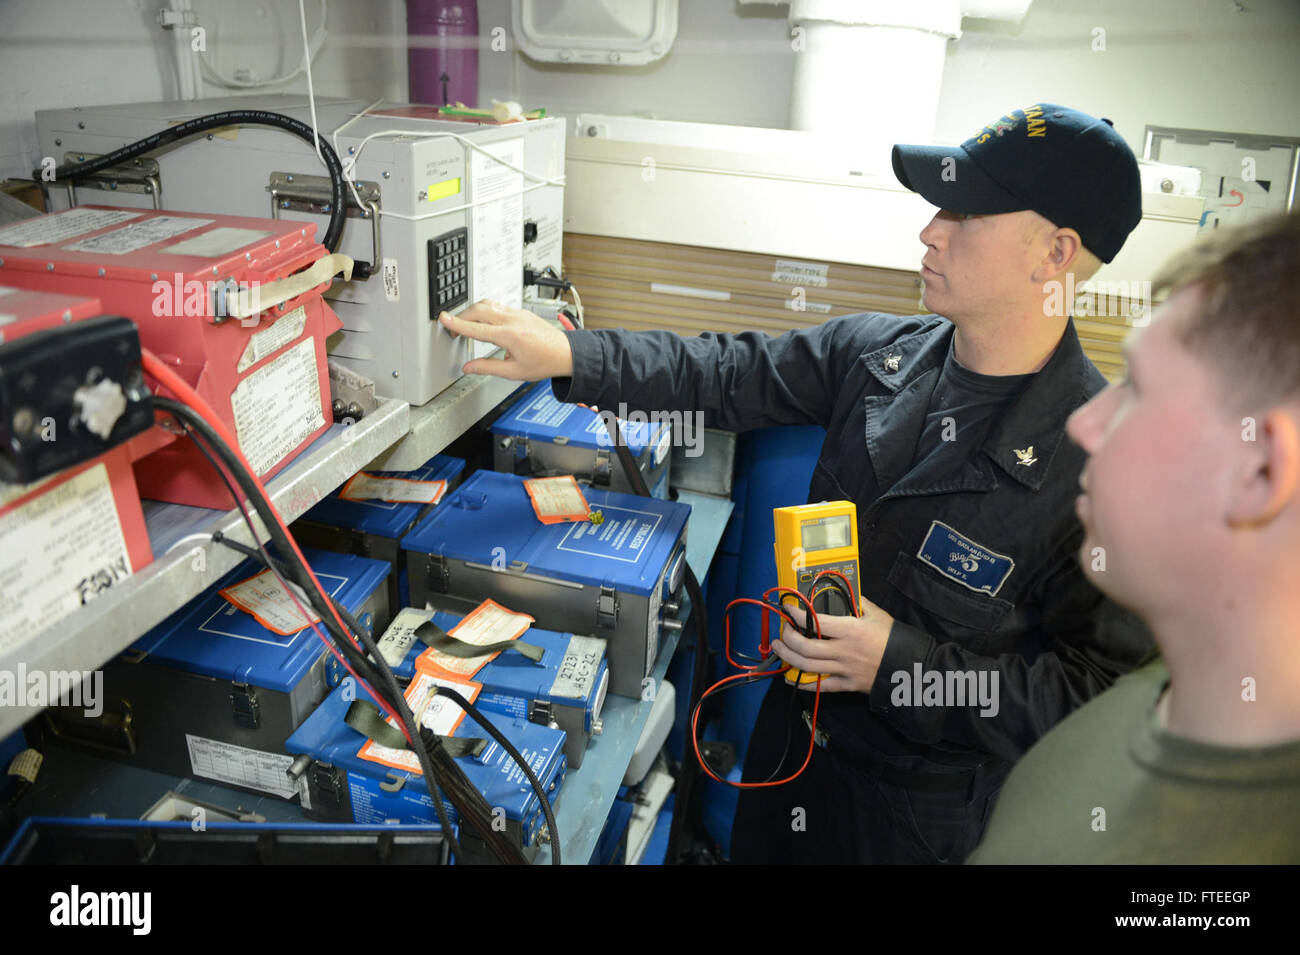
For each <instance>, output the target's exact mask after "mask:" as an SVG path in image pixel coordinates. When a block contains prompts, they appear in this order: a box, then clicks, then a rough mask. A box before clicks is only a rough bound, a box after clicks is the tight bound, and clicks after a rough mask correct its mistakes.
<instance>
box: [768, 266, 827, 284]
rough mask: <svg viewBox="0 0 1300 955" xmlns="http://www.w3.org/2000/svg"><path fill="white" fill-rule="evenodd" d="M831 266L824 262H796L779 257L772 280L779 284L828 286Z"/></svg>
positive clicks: (773, 270)
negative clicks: (827, 280) (827, 281)
mask: <svg viewBox="0 0 1300 955" xmlns="http://www.w3.org/2000/svg"><path fill="white" fill-rule="evenodd" d="M830 271H831V267H830V266H829V265H827V264H826V263H824V262H796V261H794V260H792V259H777V260H776V264H775V266H774V267H773V269H772V281H773V282H775V283H776V284H778V285H815V286H817V287H818V288H825V287H826V279H827V276H829V275H830Z"/></svg>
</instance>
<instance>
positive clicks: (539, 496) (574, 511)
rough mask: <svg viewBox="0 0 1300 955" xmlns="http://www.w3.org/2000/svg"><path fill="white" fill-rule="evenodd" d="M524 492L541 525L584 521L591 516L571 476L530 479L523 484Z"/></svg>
mask: <svg viewBox="0 0 1300 955" xmlns="http://www.w3.org/2000/svg"><path fill="white" fill-rule="evenodd" d="M524 490H525V491H527V492H528V497H529V498H530V499H531V500H532V502H533V511H534V513H536V514H537V519H538V520H539V521H541V522H542V523H543V524H564V523H569V522H572V521H585V520H587V519H588V518H590V516H591V507H590V505H588V504H587V499H586V498H585V497H584V496H583V494H582V488H581V487H579V486H578V482H577V480H575V479H574V477H573V475H565V476H563V477H549V478H532V479H530V480H527V481H525V482H524Z"/></svg>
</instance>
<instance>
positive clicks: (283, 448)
mask: <svg viewBox="0 0 1300 955" xmlns="http://www.w3.org/2000/svg"><path fill="white" fill-rule="evenodd" d="M230 406H231V410H232V411H234V414H235V432H236V435H237V437H238V438H239V447H240V450H242V451H243V452H244V457H246V458H248V463H249V464H251V465H252V466H253V470H254V471H256V472H257V473H258V474H265V473H266V472H267V471H269V470H271V468H273V467H274V466H275V465H276V464H277V463H278V462H280V461H282V460H283V459H284V458H285V457H287V456H288V455H290V454H292V453H293V452H294V451H295V450H297V449H298V446H299V445H301V444H302V443H303V442H304V441H306V440H307V439H308V438H309V437H311V435H312V434H313V433H314V432H316V431H317V430H319V429H320V428H321V427H323V426H324V424H325V415H324V413H323V412H322V411H321V402H320V375H319V370H318V367H317V364H316V340H315V339H314V338H307V339H304V340H303V341H301V342H299V343H298V344H297V345H294V346H293V347H292V348H290V349H289V350H288V351H286V352H285V353H284V354H282V355H280V357H279V358H275V359H273V360H272V361H271V362H270V363H269V364H267V365H265V366H263V367H262V368H259V369H258V370H257V371H255V372H253V373H252V374H251V375H249V376H248V377H247V378H245V379H244V380H243V381H241V382H240V383H239V384H238V385H237V386H236V387H235V390H234V392H233V393H232V394H231V396H230Z"/></svg>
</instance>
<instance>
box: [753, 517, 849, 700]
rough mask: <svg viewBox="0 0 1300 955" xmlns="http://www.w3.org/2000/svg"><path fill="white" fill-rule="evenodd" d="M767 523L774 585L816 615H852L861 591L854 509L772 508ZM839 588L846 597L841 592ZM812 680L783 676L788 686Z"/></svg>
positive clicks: (808, 676) (798, 675)
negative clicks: (799, 597)
mask: <svg viewBox="0 0 1300 955" xmlns="http://www.w3.org/2000/svg"><path fill="white" fill-rule="evenodd" d="M772 521H773V524H774V525H775V530H776V542H775V547H776V579H777V583H778V584H779V585H780V586H782V587H789V588H791V589H792V590H798V591H799V592H800V593H802V594H803V595H804V596H806V597H808V598H809V600H810V601H811V602H812V605H813V609H815V610H816V611H817V613H818V614H819V615H820V614H834V615H839V616H848V615H851V614H854V613H855V612H856V606H855V605H856V603H857V599H858V594H859V593H861V590H860V588H859V579H858V509H857V507H856V505H854V503H853V502H852V501H823V502H821V503H820V504H800V505H798V506H795V507H778V508H776V509H775V510H774V511H772ZM841 578H843V579H842V580H841ZM833 581H835V582H838V583H835V582H833ZM844 584H847V589H848V590H850V591H851V597H850V596H849V595H846V594H845V593H844V586H843V585H844ZM783 602H788V603H789V604H791V605H793V604H794V603H795V598H793V597H786V598H785V599H784V600H783ZM816 679H817V674H815V673H801V672H800V671H798V670H790V671H788V672H787V673H786V680H787V682H790V683H793V682H795V681H796V680H798V681H799V682H801V683H812V682H815V681H816Z"/></svg>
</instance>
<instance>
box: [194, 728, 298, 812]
mask: <svg viewBox="0 0 1300 955" xmlns="http://www.w3.org/2000/svg"><path fill="white" fill-rule="evenodd" d="M185 742H186V744H187V745H188V746H189V748H190V770H191V771H192V772H193V773H194V775H195V776H202V777H203V778H204V779H215V780H217V782H221V783H232V784H234V785H236V786H243V787H245V788H246V789H256V790H258V791H260V792H264V793H270V794H271V795H273V796H279V797H280V798H281V799H292V798H293V797H294V796H295V795H297V793H298V787H297V785H296V784H295V783H294V782H293V780H291V779H290V778H289V767H290V766H292V765H293V757H292V756H282V755H280V754H279V753H267V752H263V751H262V750H260V749H249V748H248V747H247V746H236V745H234V744H233V743H223V742H221V741H220V740H215V739H206V738H205V737H202V736H191V735H190V734H189V733H186V734H185Z"/></svg>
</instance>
